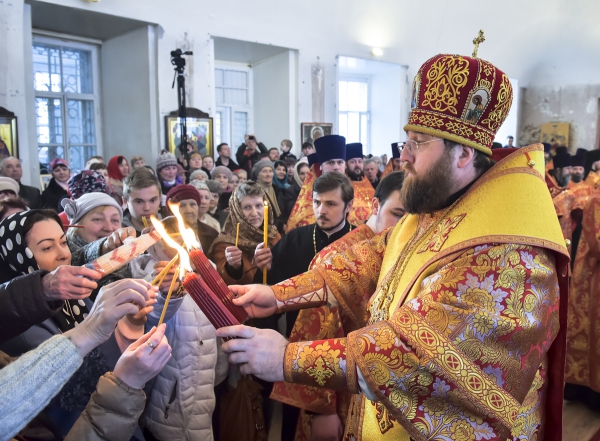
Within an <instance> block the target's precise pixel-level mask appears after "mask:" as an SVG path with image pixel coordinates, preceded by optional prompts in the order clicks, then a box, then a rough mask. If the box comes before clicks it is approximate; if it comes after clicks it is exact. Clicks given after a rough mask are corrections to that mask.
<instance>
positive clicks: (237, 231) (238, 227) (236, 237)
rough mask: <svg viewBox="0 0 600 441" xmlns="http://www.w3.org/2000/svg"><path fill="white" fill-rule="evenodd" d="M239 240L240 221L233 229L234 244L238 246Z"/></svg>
mask: <svg viewBox="0 0 600 441" xmlns="http://www.w3.org/2000/svg"><path fill="white" fill-rule="evenodd" d="M239 241H240V223H239V222H238V224H237V227H236V231H235V246H236V247H237V246H238V242H239Z"/></svg>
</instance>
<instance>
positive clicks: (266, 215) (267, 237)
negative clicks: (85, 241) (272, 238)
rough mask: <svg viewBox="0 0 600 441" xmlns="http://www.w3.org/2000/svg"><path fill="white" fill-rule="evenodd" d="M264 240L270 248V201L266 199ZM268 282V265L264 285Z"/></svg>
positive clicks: (264, 273) (264, 269)
mask: <svg viewBox="0 0 600 441" xmlns="http://www.w3.org/2000/svg"><path fill="white" fill-rule="evenodd" d="M263 242H264V243H265V248H269V203H268V202H267V201H265V208H264V225H263ZM266 284H267V266H266V265H265V267H264V268H263V285H266Z"/></svg>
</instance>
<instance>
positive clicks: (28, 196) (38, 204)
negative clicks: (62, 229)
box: [19, 182, 42, 210]
mask: <svg viewBox="0 0 600 441" xmlns="http://www.w3.org/2000/svg"><path fill="white" fill-rule="evenodd" d="M19 187H20V188H19V197H20V198H22V199H25V200H26V201H27V206H28V207H29V208H31V209H32V210H35V209H37V208H42V195H41V193H40V191H39V190H38V189H37V188H35V187H31V186H29V185H25V184H22V183H20V182H19Z"/></svg>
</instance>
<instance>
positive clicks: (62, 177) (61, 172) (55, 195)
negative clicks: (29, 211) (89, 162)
mask: <svg viewBox="0 0 600 441" xmlns="http://www.w3.org/2000/svg"><path fill="white" fill-rule="evenodd" d="M50 171H51V172H52V179H50V182H49V183H48V186H47V187H46V189H45V190H44V191H43V192H42V202H43V204H44V208H50V209H51V210H55V211H58V212H59V213H60V212H61V211H62V207H61V206H60V201H62V200H63V198H66V197H68V193H67V191H68V188H69V187H68V184H67V182H68V181H69V177H70V175H71V168H70V167H69V163H68V162H67V161H65V160H64V159H62V158H55V159H53V160H52V161H50Z"/></svg>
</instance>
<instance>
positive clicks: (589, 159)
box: [584, 149, 600, 190]
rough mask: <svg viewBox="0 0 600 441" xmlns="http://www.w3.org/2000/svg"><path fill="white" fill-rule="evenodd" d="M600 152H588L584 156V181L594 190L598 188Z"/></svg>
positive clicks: (599, 183) (595, 150) (599, 180)
mask: <svg viewBox="0 0 600 441" xmlns="http://www.w3.org/2000/svg"><path fill="white" fill-rule="evenodd" d="M598 173H600V150H598V149H594V150H589V151H588V152H587V153H586V154H585V167H584V179H585V182H586V183H587V184H588V185H589V186H590V187H593V188H594V189H595V190H597V189H598V188H600V176H599V175H598Z"/></svg>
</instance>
